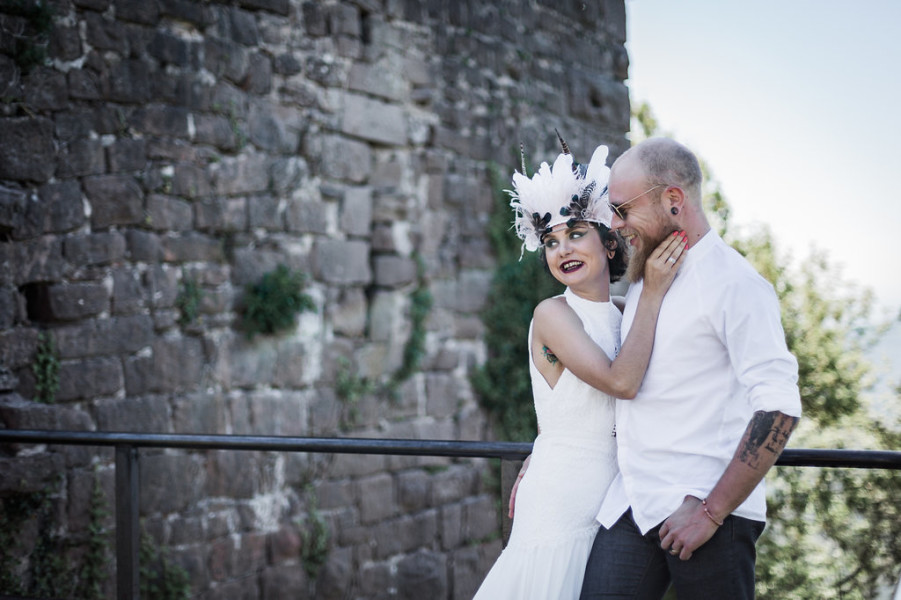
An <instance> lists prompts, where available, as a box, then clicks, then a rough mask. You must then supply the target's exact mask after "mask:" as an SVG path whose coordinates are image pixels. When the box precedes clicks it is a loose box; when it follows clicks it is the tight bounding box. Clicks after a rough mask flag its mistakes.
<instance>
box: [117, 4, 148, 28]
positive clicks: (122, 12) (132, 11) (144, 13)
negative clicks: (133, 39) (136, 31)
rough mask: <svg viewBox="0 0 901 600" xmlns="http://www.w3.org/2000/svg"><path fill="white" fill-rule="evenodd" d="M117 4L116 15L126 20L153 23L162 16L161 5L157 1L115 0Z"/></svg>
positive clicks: (146, 23) (145, 23)
mask: <svg viewBox="0 0 901 600" xmlns="http://www.w3.org/2000/svg"><path fill="white" fill-rule="evenodd" d="M113 1H114V3H115V6H116V16H117V17H119V18H121V19H124V20H126V21H134V22H135V23H143V24H144V25H153V24H155V23H156V22H157V20H158V19H159V17H160V13H159V5H158V4H157V3H156V2H149V3H148V2H142V1H141V0H113Z"/></svg>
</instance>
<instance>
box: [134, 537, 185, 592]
mask: <svg viewBox="0 0 901 600" xmlns="http://www.w3.org/2000/svg"><path fill="white" fill-rule="evenodd" d="M139 560H140V561H141V573H140V578H139V579H140V583H139V589H140V592H141V598H153V599H154V600H187V599H188V598H190V595H191V582H190V579H189V578H188V572H187V571H185V570H184V569H183V568H182V567H181V566H179V565H177V564H175V563H173V562H172V559H171V558H170V557H169V553H168V552H167V551H166V549H165V548H160V547H159V546H157V544H156V543H155V542H154V541H153V538H151V537H150V536H149V535H148V534H147V533H146V532H144V533H142V534H141V548H140V557H139Z"/></svg>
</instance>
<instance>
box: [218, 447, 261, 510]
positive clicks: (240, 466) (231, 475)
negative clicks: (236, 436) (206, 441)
mask: <svg viewBox="0 0 901 600" xmlns="http://www.w3.org/2000/svg"><path fill="white" fill-rule="evenodd" d="M256 455H257V453H255V452H215V453H213V454H212V455H210V456H209V457H207V461H206V481H207V489H206V492H207V494H209V495H211V496H219V497H225V498H234V499H241V498H244V499H247V498H251V497H253V494H254V482H253V478H252V477H235V473H245V474H246V473H255V472H256V469H257V468H258V465H257V457H256Z"/></svg>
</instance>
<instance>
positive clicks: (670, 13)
mask: <svg viewBox="0 0 901 600" xmlns="http://www.w3.org/2000/svg"><path fill="white" fill-rule="evenodd" d="M626 11H627V21H626V22H627V42H626V48H627V50H628V52H629V59H630V67H629V80H628V81H627V82H626V83H627V85H628V86H629V88H630V93H631V96H632V101H633V103H638V102H641V101H646V102H648V103H649V104H650V106H651V109H652V111H653V113H654V114H655V115H656V117H657V120H658V122H659V125H660V128H661V130H662V131H664V132H667V133H668V134H671V135H672V136H673V137H674V138H675V139H677V140H679V141H680V142H682V143H684V144H685V145H687V146H688V147H689V148H691V149H692V150H694V151H695V153H696V154H697V155H698V156H699V157H701V158H702V159H703V160H704V161H706V162H707V164H708V166H709V167H710V169H711V171H712V176H713V178H714V179H716V181H718V182H719V184H720V187H721V189H722V191H723V193H724V194H725V197H726V199H727V201H728V202H729V204H730V206H731V208H732V223H733V225H736V226H738V227H740V228H742V229H746V228H747V229H751V228H753V227H756V226H758V225H766V226H768V227H769V228H770V229H771V231H772V232H773V235H774V238H775V240H776V243H777V247H778V248H779V249H780V250H781V251H782V252H784V253H790V260H791V261H792V262H793V264H795V265H796V266H797V265H800V263H801V261H802V260H804V259H806V258H808V257H809V256H810V255H811V251H812V250H813V249H816V250H817V251H820V252H825V253H826V255H827V257H828V260H829V263H830V264H831V265H833V266H834V267H836V269H838V271H839V274H840V277H841V279H842V280H843V281H846V282H849V283H853V284H855V285H858V286H861V287H866V288H869V289H871V290H872V291H873V292H874V294H875V297H876V302H877V316H878V314H884V315H887V316H892V317H895V316H898V315H899V314H901V259H899V256H901V108H899V104H901V2H899V1H897V0H861V1H860V2H839V1H838V0H755V1H754V2H747V1H741V2H740V1H737V0H723V1H720V0H706V1H705V0H679V1H678V2H677V1H674V0H626Z"/></svg>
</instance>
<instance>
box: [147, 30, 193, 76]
mask: <svg viewBox="0 0 901 600" xmlns="http://www.w3.org/2000/svg"><path fill="white" fill-rule="evenodd" d="M147 53H148V54H149V55H150V56H152V57H153V58H155V59H156V60H158V61H160V63H162V64H164V65H165V64H167V63H168V64H171V65H175V66H178V67H187V68H195V69H196V68H197V65H198V62H199V61H198V58H199V57H198V48H197V44H196V43H193V42H189V41H187V40H185V39H182V38H180V37H178V36H176V35H173V34H172V33H171V32H169V31H165V30H160V29H157V30H156V32H155V33H154V36H153V38H152V39H151V40H150V44H149V45H148V46H147Z"/></svg>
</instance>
